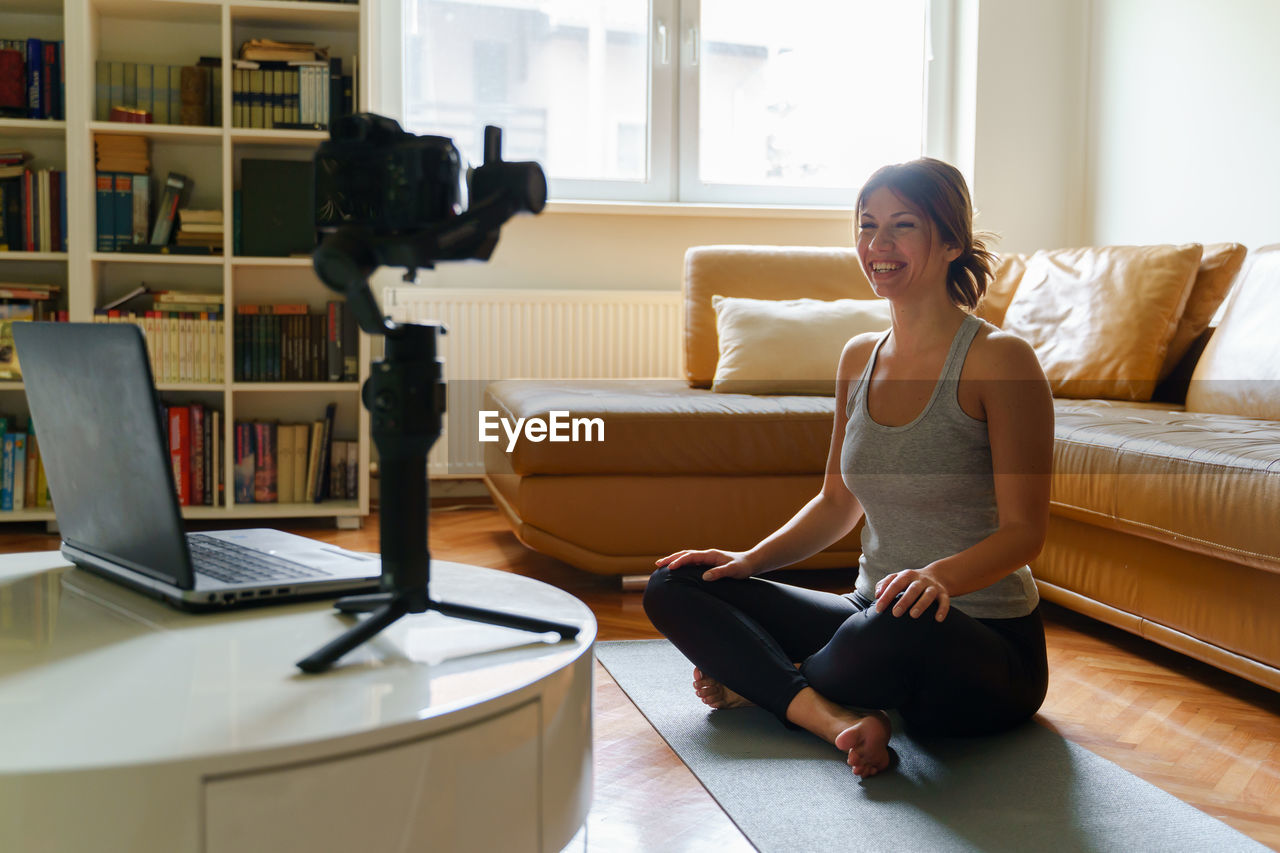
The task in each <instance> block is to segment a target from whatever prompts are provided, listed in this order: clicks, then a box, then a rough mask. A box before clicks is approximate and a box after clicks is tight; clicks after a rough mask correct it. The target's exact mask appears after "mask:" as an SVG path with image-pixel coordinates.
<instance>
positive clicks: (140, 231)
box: [94, 172, 151, 252]
mask: <svg viewBox="0 0 1280 853" xmlns="http://www.w3.org/2000/svg"><path fill="white" fill-rule="evenodd" d="M95 179H96V183H97V192H96V194H95V196H94V198H95V201H96V207H95V211H96V216H95V218H94V221H95V223H96V230H97V242H96V245H97V247H98V251H99V252H114V251H116V250H117V249H123V248H125V247H127V246H133V245H135V244H139V243H146V242H147V240H148V239H149V238H150V230H151V176H150V175H132V174H129V173H127V172H98V173H97V175H96V178H95Z"/></svg>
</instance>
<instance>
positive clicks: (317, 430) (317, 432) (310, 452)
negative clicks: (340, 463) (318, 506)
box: [303, 420, 324, 502]
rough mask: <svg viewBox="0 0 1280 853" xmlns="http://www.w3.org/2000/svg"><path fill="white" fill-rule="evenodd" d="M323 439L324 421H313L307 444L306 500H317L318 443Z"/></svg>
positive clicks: (318, 472)
mask: <svg viewBox="0 0 1280 853" xmlns="http://www.w3.org/2000/svg"><path fill="white" fill-rule="evenodd" d="M323 440H324V421H323V420H319V421H313V422H312V424H311V438H310V440H309V442H308V444H307V483H306V489H305V490H304V496H303V499H304V500H305V501H307V502H313V501H315V502H318V501H319V498H317V497H316V495H317V493H318V489H319V484H320V476H319V474H320V445H321V442H322V441H323Z"/></svg>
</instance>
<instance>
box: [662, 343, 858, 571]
mask: <svg viewBox="0 0 1280 853" xmlns="http://www.w3.org/2000/svg"><path fill="white" fill-rule="evenodd" d="M876 337H877V336H876V335H874V334H869V335H858V336H857V337H855V338H852V339H851V340H850V341H849V342H848V343H847V344H845V347H844V351H843V352H842V353H841V354H840V363H839V365H838V367H837V368H836V412H835V419H834V422H833V425H832V429H831V446H830V448H828V450H827V465H826V470H825V473H824V475H823V480H822V489H821V491H819V492H818V494H817V495H815V496H814V497H813V498H812V499H811V500H810V501H809V502H808V503H807V504H805V505H804V506H803V507H802V508H801V509H800V511H799V512H797V513H796V514H795V515H794V516H792V517H791V520H790V521H788V522H787V523H786V524H784V525H782V526H781V527H779V528H778V529H777V530H776V531H774V532H773V533H771V534H769V535H768V536H766V537H765V538H764V539H762V540H760V542H759V543H757V544H756V545H755V546H754V547H752V548H751V549H750V550H748V551H721V550H718V549H709V550H705V551H677V552H676V553H674V554H670V555H668V556H666V557H663V558H662V559H661V560H658V562H657V565H659V566H667V567H669V568H672V569H676V568H679V567H681V566H685V565H694V566H700V565H711V566H713V568H711V569H710V570H708V571H707V572H705V573H704V574H703V576H702V577H703V578H704V579H705V580H717V579H719V578H723V577H732V578H746V577H750V576H751V575H756V574H760V573H761V572H768V571H772V570H773V569H779V568H782V567H783V566H789V565H791V564H792V563H797V562H799V561H801V560H803V559H805V558H806V557H811V556H813V555H814V554H816V553H818V552H819V551H821V550H822V549H823V548H826V547H827V546H828V545H830V544H832V543H833V542H836V541H838V540H839V539H841V538H842V537H843V536H845V535H846V534H848V532H849V531H850V530H852V529H853V528H854V526H855V525H856V524H857V523H858V520H859V519H861V518H862V506H861V504H859V503H858V501H857V499H856V498H854V496H853V495H852V494H851V493H850V492H849V489H848V488H847V487H846V486H845V484H844V478H843V477H842V476H841V474H840V453H841V449H842V448H843V447H844V430H845V425H846V424H847V423H848V422H849V418H848V415H847V414H846V412H845V408H846V405H847V403H848V399H849V386H850V384H851V383H852V381H853V379H855V378H856V377H857V376H858V375H859V374H861V372H862V368H863V367H864V366H865V365H866V363H867V359H868V358H869V357H870V354H871V350H872V348H873V347H874V346H875V341H876Z"/></svg>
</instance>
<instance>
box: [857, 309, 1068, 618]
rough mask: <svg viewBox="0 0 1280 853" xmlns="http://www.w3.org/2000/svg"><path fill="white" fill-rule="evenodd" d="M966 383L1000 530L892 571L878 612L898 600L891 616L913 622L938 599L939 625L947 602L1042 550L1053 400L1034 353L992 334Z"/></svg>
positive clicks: (970, 367) (1009, 338) (971, 366)
mask: <svg viewBox="0 0 1280 853" xmlns="http://www.w3.org/2000/svg"><path fill="white" fill-rule="evenodd" d="M972 355H973V356H974V357H971V359H970V362H971V363H970V364H966V366H965V367H966V371H967V372H969V373H970V374H971V375H970V376H969V377H966V378H967V379H970V381H973V382H975V383H976V384H977V388H978V389H979V397H980V399H981V402H982V407H983V410H984V412H985V414H986V419H987V434H988V436H989V438H990V441H991V466H992V470H993V475H994V478H995V492H996V506H997V509H998V512H999V527H998V528H997V529H996V531H995V532H994V533H992V534H991V535H990V536H988V537H986V538H985V539H983V540H982V541H981V542H978V543H977V544H975V545H973V546H972V547H971V548H966V549H965V550H963V551H961V552H960V553H958V554H954V555H952V556H950V557H944V558H943V559H941V560H937V561H936V562H933V563H930V564H929V565H928V566H925V567H923V568H921V569H919V570H910V571H904V572H897V573H896V574H892V575H889V576H888V577H886V578H885V579H884V580H882V581H881V582H880V584H879V585H878V587H877V589H876V609H877V610H880V611H883V610H884V609H885V608H887V607H888V606H889V605H890V604H891V603H892V602H893V599H894V597H895V596H897V595H898V593H900V592H901V593H904V595H903V596H902V599H901V600H900V601H899V602H898V603H897V604H896V605H895V606H894V608H893V613H894V615H895V616H901V615H902V614H903V613H906V612H908V609H909V612H910V614H911V616H912V617H917V616H919V615H920V614H921V613H923V612H924V611H925V609H926V608H928V607H929V605H930V604H932V603H933V602H934V601H935V600H937V601H938V602H939V606H938V615H937V619H938V621H942V620H943V619H944V618H946V615H947V610H948V609H949V608H950V599H951V597H952V596H956V595H964V594H965V593H969V592H973V591H975V590H979V589H982V588H983V587H987V586H990V585H991V584H993V583H995V582H996V581H998V580H1000V579H1001V578H1002V577H1004V576H1005V575H1007V574H1009V573H1010V572H1013V571H1016V570H1017V569H1019V568H1020V567H1022V566H1024V565H1026V564H1027V563H1028V562H1030V561H1031V560H1033V559H1035V557H1036V556H1037V555H1038V554H1039V553H1040V550H1041V548H1043V547H1044V540H1045V535H1046V533H1047V531H1048V526H1049V483H1050V474H1051V471H1052V466H1053V397H1052V394H1051V393H1050V391H1049V383H1048V381H1047V380H1046V379H1045V376H1044V372H1043V371H1042V370H1041V369H1040V363H1039V362H1038V361H1037V360H1036V355H1035V351H1034V350H1032V349H1031V346H1030V345H1029V344H1027V343H1026V342H1025V341H1023V340H1022V339H1020V338H1018V337H1015V336H1013V335H1009V334H1004V333H1000V332H992V333H991V334H990V335H989V336H987V337H986V338H985V340H984V341H983V342H982V343H981V345H980V346H975V347H974V352H973V354H972Z"/></svg>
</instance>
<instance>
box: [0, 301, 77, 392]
mask: <svg viewBox="0 0 1280 853" xmlns="http://www.w3.org/2000/svg"><path fill="white" fill-rule="evenodd" d="M0 312H3V313H4V314H9V313H12V314H14V315H15V316H13V317H12V318H10V317H4V318H3V319H0V380H16V379H21V378H22V366H21V364H19V362H18V347H17V346H16V345H15V344H14V342H13V324H14V323H25V322H28V321H30V320H45V321H49V322H61V323H65V322H66V321H67V319H68V318H67V312H66V310H65V309H63V310H58V309H55V308H54V306H53V304H52V303H49V302H42V301H36V302H33V303H31V304H30V305H24V304H23V303H20V302H12V303H0ZM27 314H30V316H26V315H27Z"/></svg>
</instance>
